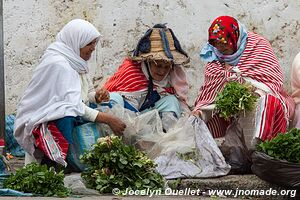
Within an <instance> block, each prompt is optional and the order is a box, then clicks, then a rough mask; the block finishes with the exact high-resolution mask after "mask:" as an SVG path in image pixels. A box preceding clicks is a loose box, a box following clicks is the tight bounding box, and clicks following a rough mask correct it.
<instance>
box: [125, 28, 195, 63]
mask: <svg viewBox="0 0 300 200" xmlns="http://www.w3.org/2000/svg"><path fill="white" fill-rule="evenodd" d="M131 59H132V60H135V61H144V60H166V61H170V62H172V63H173V64H175V65H185V64H187V63H189V61H190V59H189V57H188V55H187V53H186V52H185V51H184V50H183V49H182V48H181V46H180V43H179V41H178V40H177V38H176V36H175V35H174V33H173V31H172V29H170V28H167V27H166V26H165V25H164V24H156V25H155V26H153V28H151V29H149V30H148V31H147V32H146V33H145V35H144V36H143V37H142V38H141V39H140V40H139V42H138V45H137V47H136V49H135V50H134V51H133V54H132V57H131Z"/></svg>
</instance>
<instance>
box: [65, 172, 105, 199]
mask: <svg viewBox="0 0 300 200" xmlns="http://www.w3.org/2000/svg"><path fill="white" fill-rule="evenodd" d="M64 186H65V187H67V188H68V189H70V190H71V193H72V194H73V195H93V196H95V195H97V196H98V195H100V193H99V192H98V191H97V190H93V189H89V188H87V187H86V186H85V182H84V180H83V179H82V178H81V175H80V173H73V174H70V175H66V176H65V178H64Z"/></svg>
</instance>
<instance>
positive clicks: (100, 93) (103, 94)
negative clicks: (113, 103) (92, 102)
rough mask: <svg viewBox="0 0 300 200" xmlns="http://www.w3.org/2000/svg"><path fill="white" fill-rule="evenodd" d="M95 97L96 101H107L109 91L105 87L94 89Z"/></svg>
mask: <svg viewBox="0 0 300 200" xmlns="http://www.w3.org/2000/svg"><path fill="white" fill-rule="evenodd" d="M95 99H96V102H97V103H101V102H106V101H109V92H108V91H107V90H106V89H105V88H100V89H99V90H97V91H96V94H95Z"/></svg>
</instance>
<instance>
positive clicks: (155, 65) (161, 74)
mask: <svg viewBox="0 0 300 200" xmlns="http://www.w3.org/2000/svg"><path fill="white" fill-rule="evenodd" d="M149 64H150V73H151V76H152V78H153V80H155V81H162V80H164V79H165V78H166V76H167V75H168V74H169V72H170V71H171V68H172V63H171V62H168V61H165V60H153V61H150V62H149Z"/></svg>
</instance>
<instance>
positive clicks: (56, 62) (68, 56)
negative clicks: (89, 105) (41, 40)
mask: <svg viewBox="0 0 300 200" xmlns="http://www.w3.org/2000/svg"><path fill="white" fill-rule="evenodd" d="M99 36H100V33H99V32H98V31H97V29H96V28H95V27H94V26H93V25H92V24H91V23H89V22H87V21H85V20H82V19H75V20H72V21H70V22H69V23H68V24H66V25H65V26H64V27H63V28H62V30H61V31H60V32H59V33H58V34H57V36H56V42H54V43H52V44H50V45H49V47H48V48H47V49H46V51H45V53H44V55H43V56H42V58H41V61H40V64H39V65H38V66H37V68H36V69H35V71H34V73H33V77H32V79H31V81H30V83H29V85H28V87H27V89H26V91H25V93H24V95H23V97H22V99H21V101H20V103H19V105H18V108H17V116H16V121H15V130H14V135H15V137H16V140H17V141H18V143H19V144H20V145H21V146H22V147H23V148H24V149H25V151H27V152H28V153H30V154H31V155H32V154H33V152H34V141H35V140H34V138H33V136H32V130H33V129H34V128H35V127H36V126H38V125H40V124H42V123H47V122H49V121H52V120H56V119H60V118H62V117H65V116H82V115H83V114H84V104H83V103H82V99H81V83H80V75H79V74H81V73H88V71H89V69H88V66H87V61H85V60H83V59H82V58H81V57H80V48H82V47H85V46H86V45H87V44H89V43H90V42H91V41H93V40H94V39H98V38H99Z"/></svg>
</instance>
